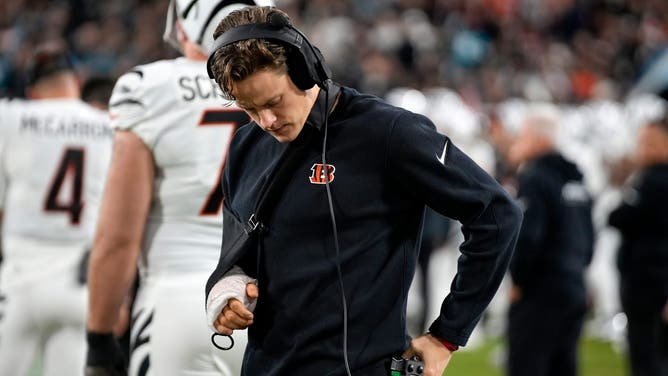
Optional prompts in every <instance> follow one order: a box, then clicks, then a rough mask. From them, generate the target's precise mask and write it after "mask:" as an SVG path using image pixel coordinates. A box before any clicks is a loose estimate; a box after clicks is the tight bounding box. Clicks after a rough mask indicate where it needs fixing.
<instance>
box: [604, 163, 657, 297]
mask: <svg viewBox="0 0 668 376" xmlns="http://www.w3.org/2000/svg"><path fill="white" fill-rule="evenodd" d="M667 213H668V163H663V164H658V165H654V166H652V167H648V168H647V169H645V170H644V171H643V172H642V173H641V174H640V175H639V176H638V177H637V179H636V181H635V183H634V184H633V185H632V187H631V189H630V190H629V191H628V192H626V194H625V198H624V202H623V203H622V204H621V205H620V206H619V207H618V208H617V209H615V210H614V211H613V212H612V213H610V217H609V223H610V225H611V226H613V227H616V228H618V229H619V231H620V232H621V235H622V244H621V247H620V249H619V255H618V266H619V271H620V274H621V282H622V284H624V285H627V287H630V288H633V289H634V291H635V292H634V293H635V294H638V293H640V294H646V295H649V296H653V297H654V298H657V299H660V301H664V302H665V301H666V300H667V299H668V215H667Z"/></svg>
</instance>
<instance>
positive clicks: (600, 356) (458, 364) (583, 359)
mask: <svg viewBox="0 0 668 376" xmlns="http://www.w3.org/2000/svg"><path fill="white" fill-rule="evenodd" d="M503 351H504V349H503V343H502V342H501V341H500V340H494V341H489V342H487V343H485V344H484V345H482V346H480V347H477V348H476V349H474V350H460V351H457V352H456V353H455V354H454V356H453V357H452V360H451V361H450V365H449V366H448V369H447V370H446V372H445V373H444V374H443V375H445V376H503V374H504V373H503V367H502V365H501V361H502V358H503ZM527 356H531V354H527ZM580 366H581V369H580V376H624V375H626V373H625V367H626V359H625V357H624V356H623V355H622V354H619V353H617V352H616V351H615V350H614V349H613V347H612V345H611V344H610V343H609V342H602V341H598V340H584V341H583V342H582V346H581V347H580ZM41 374H42V373H41V371H40V365H39V364H37V365H36V366H35V367H34V368H33V370H32V372H31V373H30V376H41Z"/></svg>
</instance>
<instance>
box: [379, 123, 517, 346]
mask: <svg viewBox="0 0 668 376" xmlns="http://www.w3.org/2000/svg"><path fill="white" fill-rule="evenodd" d="M387 160H388V166H391V169H390V168H389V167H388V170H391V171H392V174H391V175H392V176H394V177H396V178H395V180H394V183H395V184H397V185H399V186H401V187H402V188H403V189H405V191H406V192H407V194H408V195H412V197H413V199H415V200H419V201H421V202H424V203H425V204H426V205H427V206H429V207H431V208H432V209H434V210H436V211H437V212H439V213H441V214H443V215H445V216H447V217H450V218H453V219H456V220H458V221H459V222H461V224H462V227H461V229H462V232H463V235H464V242H463V243H462V244H461V245H460V252H461V255H460V257H459V260H458V266H457V274H456V275H455V277H454V280H453V281H452V285H451V287H450V294H449V295H448V296H447V297H446V298H445V300H444V301H443V304H442V306H441V312H440V316H439V317H438V318H437V319H436V321H435V322H434V323H433V324H432V325H431V327H430V328H429V330H430V331H431V332H432V333H433V334H434V335H436V336H438V337H440V338H442V339H445V340H447V341H449V342H451V343H454V344H458V345H462V346H463V345H465V344H466V342H467V341H468V338H469V336H470V335H471V332H472V331H473V329H474V327H475V325H476V324H477V323H478V321H479V320H480V318H481V316H482V313H483V311H484V310H485V309H486V307H487V305H488V304H489V302H490V301H491V300H492V298H493V296H494V294H495V293H496V291H497V289H498V287H499V285H500V283H501V281H502V280H503V277H504V275H505V273H506V270H507V268H508V264H509V262H510V258H511V256H512V252H513V248H514V247H515V241H516V239H517V234H518V231H519V227H520V224H521V221H522V213H521V211H520V209H519V207H518V206H517V205H516V204H515V203H514V201H513V200H512V199H511V197H510V196H509V195H508V194H507V193H506V192H505V190H504V189H503V188H502V187H501V186H500V185H499V184H498V183H497V182H496V181H495V180H494V179H493V178H492V177H491V176H489V175H488V174H487V173H486V172H484V171H483V170H482V168H480V167H479V166H478V165H476V164H475V162H473V161H472V160H471V159H470V158H469V157H468V156H466V155H465V154H464V153H463V152H462V151H461V150H459V149H458V148H457V147H456V146H455V145H454V144H453V143H452V141H451V140H450V139H449V138H447V137H446V136H444V135H442V134H440V133H438V132H436V130H435V127H434V125H433V124H432V123H431V121H429V120H428V119H427V118H425V117H423V116H420V115H415V114H410V113H404V114H403V115H400V116H398V117H397V118H396V120H395V121H394V123H393V126H392V130H391V134H390V136H389V137H388V154H387Z"/></svg>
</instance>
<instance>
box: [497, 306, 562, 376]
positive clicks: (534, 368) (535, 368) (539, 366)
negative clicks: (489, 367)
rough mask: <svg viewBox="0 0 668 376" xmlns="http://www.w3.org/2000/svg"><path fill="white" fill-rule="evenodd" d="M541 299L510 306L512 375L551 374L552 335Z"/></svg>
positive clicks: (509, 339) (509, 342)
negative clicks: (548, 333) (549, 370)
mask: <svg viewBox="0 0 668 376" xmlns="http://www.w3.org/2000/svg"><path fill="white" fill-rule="evenodd" d="M546 319H547V318H546V317H544V316H543V310H542V309H541V304H540V303H539V302H533V301H529V300H527V299H526V298H525V299H522V300H521V301H519V302H516V303H514V304H512V305H511V306H510V311H509V316H508V333H507V338H508V364H507V372H506V375H508V376H545V375H547V371H548V366H549V358H550V353H551V351H552V344H551V343H550V342H549V341H550V340H551V339H552V337H551V336H549V335H547V333H546V331H547V330H548V329H549V328H548V326H549V325H550V323H548V322H546Z"/></svg>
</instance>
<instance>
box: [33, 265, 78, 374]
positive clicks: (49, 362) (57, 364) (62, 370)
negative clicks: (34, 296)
mask: <svg viewBox="0 0 668 376" xmlns="http://www.w3.org/2000/svg"><path fill="white" fill-rule="evenodd" d="M75 276H76V274H75V273H66V274H65V275H63V278H60V279H58V280H56V281H54V282H52V283H51V284H50V285H49V288H48V289H45V290H44V296H42V298H41V300H42V301H44V302H45V303H47V304H48V306H49V311H50V324H51V325H50V326H51V330H52V331H51V332H50V333H49V336H48V337H47V338H46V343H45V346H44V376H59V375H79V374H81V373H82V372H83V371H82V370H83V369H84V365H85V358H86V307H87V302H88V296H87V290H86V288H85V286H82V285H81V284H80V283H79V282H78V281H77V278H75Z"/></svg>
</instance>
